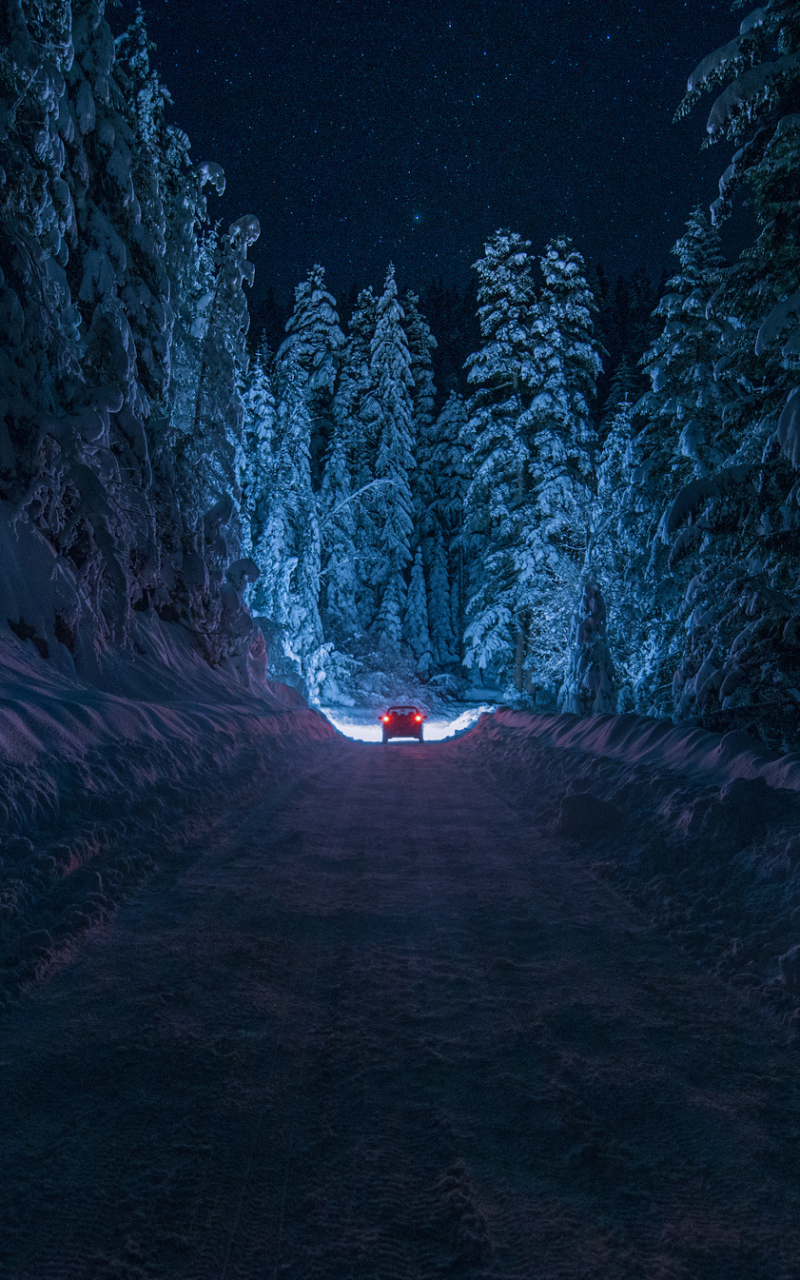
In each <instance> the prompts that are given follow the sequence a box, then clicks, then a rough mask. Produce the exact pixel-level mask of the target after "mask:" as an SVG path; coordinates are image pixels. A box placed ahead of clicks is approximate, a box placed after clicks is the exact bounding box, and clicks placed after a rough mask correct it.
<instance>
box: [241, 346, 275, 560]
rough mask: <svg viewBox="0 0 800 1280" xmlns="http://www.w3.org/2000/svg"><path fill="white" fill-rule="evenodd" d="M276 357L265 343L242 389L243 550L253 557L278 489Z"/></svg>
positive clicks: (251, 364)
mask: <svg viewBox="0 0 800 1280" xmlns="http://www.w3.org/2000/svg"><path fill="white" fill-rule="evenodd" d="M272 364H273V361H272V357H271V355H270V351H269V348H268V347H267V345H266V343H262V344H261V345H260V346H259V347H258V348H257V350H256V352H255V354H254V356H253V357H252V359H251V360H250V363H249V366H248V369H247V374H246V376H245V379H244V385H243V389H242V408H243V413H244V417H243V422H242V434H241V442H240V446H239V448H238V450H237V453H236V458H235V475H236V487H237V489H238V492H239V494H240V500H239V501H240V511H241V521H242V550H243V553H244V554H245V555H247V556H252V555H253V551H254V548H256V547H258V546H259V545H260V544H261V542H262V539H263V535H264V530H265V528H266V524H267V519H268V513H269V503H270V499H271V496H272V494H273V492H274V490H275V487H276V485H275V478H274V467H275V432H276V405H275V392H274V388H273V379H272Z"/></svg>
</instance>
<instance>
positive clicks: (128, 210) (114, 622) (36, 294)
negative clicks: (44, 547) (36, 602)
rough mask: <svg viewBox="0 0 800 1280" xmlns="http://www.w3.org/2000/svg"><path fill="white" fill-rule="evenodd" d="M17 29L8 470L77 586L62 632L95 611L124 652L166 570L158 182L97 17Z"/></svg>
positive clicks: (6, 383)
mask: <svg viewBox="0 0 800 1280" xmlns="http://www.w3.org/2000/svg"><path fill="white" fill-rule="evenodd" d="M7 16H8V18H9V33H10V42H9V45H8V48H7V51H6V57H4V58H3V60H2V73H1V74H2V78H3V84H2V93H3V96H4V98H5V103H6V110H5V113H4V117H3V118H4V131H5V135H6V136H5V144H6V145H4V156H3V161H4V171H5V179H6V180H5V181H4V183H3V193H2V196H0V223H2V229H3V235H4V237H5V239H6V241H7V253H5V254H4V277H3V298H2V300H1V301H0V311H2V312H3V315H2V320H3V321H5V322H6V323H4V324H3V327H4V328H6V329H7V330H8V333H7V336H8V342H7V344H6V358H5V360H4V367H3V369H2V383H3V396H4V400H5V401H6V403H4V404H3V406H2V407H3V410H4V412H3V415H2V416H3V420H4V423H5V427H4V431H5V432H7V433H8V435H7V438H5V437H4V438H3V440H2V443H0V468H1V469H2V470H3V471H4V472H5V473H6V474H7V477H8V480H9V481H12V477H13V478H14V479H16V481H17V484H19V483H22V485H23V486H26V487H27V494H26V493H25V492H24V491H23V492H22V493H20V494H19V497H18V502H19V507H18V514H19V512H22V513H23V516H24V518H27V519H29V520H31V521H32V522H33V523H34V524H35V525H36V526H37V527H38V528H39V529H40V530H41V531H42V532H43V533H44V534H45V536H47V537H48V539H49V540H50V541H51V544H52V545H53V546H54V548H55V550H56V551H57V553H58V554H59V555H61V556H63V557H65V560H66V562H67V563H68V564H69V566H70V568H69V570H68V572H69V573H72V572H77V574H78V576H79V582H78V584H77V586H76V591H75V594H74V596H73V599H72V603H71V604H70V606H69V613H70V616H69V618H68V619H62V622H63V626H62V627H61V631H62V634H64V635H67V634H72V635H73V636H75V637H78V643H80V637H79V631H80V627H79V623H80V622H81V619H82V618H83V617H85V616H86V614H87V611H88V615H89V617H90V618H91V623H90V631H91V632H92V639H93V640H94V641H96V642H99V641H100V640H101V638H104V637H108V636H109V635H111V636H114V637H116V638H118V639H125V638H126V637H127V636H128V634H129V632H130V627H131V622H132V615H131V613H130V608H131V605H132V604H134V603H138V602H139V601H140V600H141V599H142V598H143V596H145V595H146V593H147V591H148V589H149V588H151V587H152V586H153V584H154V580H155V578H156V577H157V571H158V556H157V551H156V537H155V527H154V519H153V507H152V503H151V501H150V497H149V495H148V493H147V490H148V488H149V485H150V481H151V470H150V458H149V450H148V444H147V436H146V431H145V424H146V422H147V419H148V416H149V414H150V411H151V408H152V404H153V401H154V399H155V398H156V397H157V396H158V395H159V394H160V393H161V391H162V390H163V388H164V386H165V385H166V383H167V381H168V378H169V360H168V343H169V331H170V325H171V312H170V308H169V301H168V290H167V285H166V276H165V273H164V266H163V260H162V259H163V232H164V225H163V205H162V201H161V197H160V192H159V185H158V174H157V172H156V171H155V168H154V165H153V159H152V155H148V154H146V153H145V154H143V155H141V156H139V157H138V158H137V162H136V163H134V151H135V148H136V120H135V116H134V114H133V112H132V109H131V106H130V104H129V103H128V102H127V100H126V95H125V93H124V89H123V86H122V84H121V82H120V79H119V76H118V75H117V73H116V70H115V67H114V59H115V51H114V39H113V36H112V34H111V31H110V28H109V26H108V23H107V22H106V21H105V18H104V5H103V4H102V3H100V2H99V0H82V2H81V3H76V4H75V5H73V6H72V7H71V9H70V8H66V7H63V6H56V7H55V8H54V9H53V11H52V12H51V11H47V12H44V11H42V12H41V13H37V16H36V17H35V18H31V19H30V20H29V18H28V16H27V15H26V13H25V11H24V7H23V6H21V5H19V4H17V3H15V2H12V3H10V5H8V6H7ZM20 321H22V322H23V324H22V325H20ZM46 354H47V355H49V357H50V367H49V368H48V369H45V368H44V367H41V374H42V375H43V376H42V378H41V382H40V381H39V378H38V376H37V372H38V371H37V368H36V366H37V364H40V362H42V361H43V357H45V355H46ZM20 374H22V377H20ZM23 384H24V386H23ZM26 402H27V405H26ZM37 402H38V404H37V412H36V413H35V415H34V416H29V410H30V408H32V407H33V405H34V404H35V403H37ZM11 487H12V489H13V488H14V485H13V482H12V485H11ZM48 626H49V627H50V629H51V633H52V634H54V633H53V632H52V627H53V620H52V619H51V620H50V621H49V623H48Z"/></svg>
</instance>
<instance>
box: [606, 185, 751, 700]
mask: <svg viewBox="0 0 800 1280" xmlns="http://www.w3.org/2000/svg"><path fill="white" fill-rule="evenodd" d="M673 253H674V254H675V255H676V257H677V258H678V261H679V263H680V271H679V273H678V274H677V275H676V276H673V277H672V279H670V280H669V281H668V282H667V285H666V288H665V292H664V296H663V297H662V299H661V301H660V302H659V304H658V306H657V307H656V311H655V316H656V318H657V319H658V320H659V322H660V324H661V326H662V327H661V332H660V333H659V335H658V337H657V338H656V339H655V341H654V342H653V343H652V345H651V346H650V348H649V349H648V350H647V351H646V352H645V354H644V356H643V357H642V365H643V367H644V369H645V372H646V374H647V376H648V379H649V381H650V390H649V391H648V392H646V393H645V394H644V395H643V396H642V397H641V399H640V400H639V402H638V404H637V406H636V410H635V414H634V435H635V440H634V444H633V448H632V455H631V460H632V464H633V479H634V484H635V503H636V510H637V512H638V515H639V540H640V543H642V544H645V545H647V546H649V555H648V556H647V557H646V558H644V557H642V555H641V554H640V555H639V556H638V558H637V557H634V558H632V560H631V562H630V565H629V569H628V575H627V576H628V579H629V583H630V590H631V591H632V593H633V594H634V596H635V597H636V599H637V601H639V602H641V609H642V611H643V614H644V616H646V617H647V618H648V622H647V624H646V625H645V629H644V633H643V635H642V636H641V637H640V640H639V646H640V650H641V654H642V664H641V668H640V670H639V672H638V674H637V675H636V677H635V679H634V684H635V687H636V709H637V710H640V711H642V712H644V713H645V714H657V715H670V714H672V711H673V710H674V703H673V676H674V673H675V671H676V669H677V668H678V667H679V666H680V663H681V655H682V652H683V647H684V644H685V639H686V611H685V606H684V598H685V595H686V589H687V586H688V584H689V581H690V579H691V578H692V576H693V574H694V573H695V572H696V569H697V567H698V564H699V561H698V556H699V555H700V553H701V551H702V545H703V539H704V536H705V535H704V533H703V531H702V529H701V528H699V527H698V526H696V525H695V526H693V528H692V531H691V532H688V533H687V536H686V537H685V538H683V539H682V540H681V543H680V545H677V544H676V545H673V539H672V537H671V536H670V535H668V534H666V533H665V529H664V525H663V521H664V518H665V515H666V513H667V512H668V511H669V510H670V508H671V506H672V503H673V501H674V500H675V497H676V495H677V494H678V493H679V492H680V490H681V488H682V486H683V485H685V484H687V483H689V482H691V481H692V480H694V479H696V478H698V477H701V476H707V475H710V474H712V472H713V471H714V469H715V468H717V467H719V466H720V465H721V464H722V463H723V462H724V460H725V458H726V457H727V455H728V453H729V451H730V450H731V449H732V448H733V447H734V446H735V437H734V434H733V433H732V431H731V428H730V423H729V420H728V418H729V406H730V402H731V398H732V388H731V385H730V379H729V378H726V377H724V376H721V377H719V378H718V377H717V376H716V374H715V366H716V364H717V361H718V360H719V355H720V342H721V339H722V337H723V334H724V331H725V327H726V323H727V322H726V321H725V319H724V318H723V317H720V316H719V315H718V314H717V313H716V311H715V308H714V306H713V305H712V299H713V298H714V296H715V294H716V292H717V289H718V287H719V284H720V281H721V278H722V271H723V268H724V263H725V260H724V257H723V254H722V251H721V248H720V242H719V235H718V233H717V231H716V229H715V228H714V227H713V226H710V225H709V222H708V219H707V218H706V217H705V215H704V214H703V212H702V211H701V210H700V209H695V210H694V211H693V212H692V214H691V216H690V218H689V220H688V222H687V224H686V231H685V232H684V234H683V235H682V236H681V238H680V239H679V240H678V242H677V244H676V245H675V247H674V249H673ZM634 565H638V569H637V570H636V572H637V573H638V580H635V581H634Z"/></svg>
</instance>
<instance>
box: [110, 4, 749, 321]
mask: <svg viewBox="0 0 800 1280" xmlns="http://www.w3.org/2000/svg"><path fill="white" fill-rule="evenodd" d="M132 12H133V3H132V0H124V3H123V5H122V7H121V8H120V9H111V10H110V11H109V19H110V21H111V23H112V26H113V28H114V29H115V31H118V30H121V29H122V27H123V26H124V25H125V23H126V22H127V20H128V19H129V17H130V15H131V13H132ZM145 13H146V16H147V23H148V29H149V32H150V35H151V37H152V38H153V39H154V40H155V42H156V44H157V45H158V51H157V53H156V55H155V61H156V66H157V68H158V70H159V73H160V75H161V77H162V80H163V81H164V82H165V83H166V85H167V87H168V89H169V90H170V92H171V94H172V97H173V99H174V108H173V109H172V111H171V115H170V118H171V119H172V120H174V122H175V123H177V124H179V125H180V126H181V127H182V128H184V129H185V130H186V132H187V133H188V134H189V137H190V138H191V140H192V155H193V157H194V159H195V160H205V159H208V160H214V161H216V162H217V163H219V164H221V165H222V166H223V168H224V169H225V172H226V175H227V180H228V185H227V191H226V193H225V196H224V198H223V199H222V200H218V199H217V198H216V197H212V198H211V201H210V206H211V210H212V213H213V215H214V216H215V217H220V218H221V219H222V221H223V224H224V225H225V226H227V224H228V222H230V221H231V220H232V219H233V218H234V217H238V216H239V215H240V214H243V213H255V214H256V215H257V216H258V218H259V219H260V221H261V228H262V235H261V239H260V240H259V242H258V243H257V244H256V245H255V246H254V247H253V249H252V250H251V257H252V259H253V261H254V262H255V264H256V271H257V275H256V285H255V289H254V294H255V297H256V298H258V296H260V295H261V294H262V293H263V292H264V291H266V290H267V289H269V288H274V289H275V290H276V292H277V293H278V294H279V295H280V296H284V297H287V298H288V297H289V296H290V294H291V290H292V288H293V287H294V285H295V284H296V283H297V281H298V280H300V279H302V278H303V277H304V276H305V274H306V272H307V270H308V268H309V267H310V266H311V265H312V264H313V263H314V262H317V261H318V262H321V263H322V264H323V265H324V266H325V267H326V268H327V279H328V283H329V284H330V286H331V287H332V289H333V291H334V292H335V293H336V294H337V295H338V296H339V297H340V298H341V297H342V296H343V295H344V294H346V293H347V291H348V290H349V288H350V287H351V286H352V285H353V284H354V283H355V284H357V285H358V286H359V287H362V286H364V285H366V284H370V283H371V284H373V285H374V286H375V287H376V288H377V287H379V286H380V284H381V283H382V281H383V277H384V275H385V272H386V266H387V263H388V262H389V261H390V260H391V261H393V262H394V263H395V266H396V268H397V274H398V278H399V280H400V282H401V283H410V284H412V285H414V286H415V287H417V288H419V289H424V288H425V287H426V285H427V284H428V283H429V282H430V281H431V280H432V279H433V278H434V277H439V276H441V277H443V278H444V279H445V281H448V282H454V283H459V284H460V283H464V282H466V280H467V279H468V276H469V265H470V263H472V262H473V261H474V260H475V259H476V258H477V257H479V256H480V255H481V253H482V246H483V243H484V241H485V239H486V237H487V235H488V234H489V233H490V232H491V231H493V230H494V229H495V228H497V227H509V228H511V229H512V230H516V231H519V232H521V233H522V234H524V235H525V236H526V237H528V238H529V239H530V240H531V241H532V245H533V249H534V250H535V251H536V252H540V251H541V250H542V249H543V247H544V245H545V243H546V241H547V239H548V238H549V237H550V236H552V235H554V234H556V233H557V232H559V231H566V232H567V233H568V234H569V235H571V236H572V237H573V238H574V240H575V241H576V243H577V245H578V247H579V248H580V249H581V251H582V252H583V253H584V256H585V257H586V259H587V261H588V262H589V263H590V264H594V263H596V262H598V261H599V262H602V264H603V265H604V267H605V269H606V271H607V273H608V274H609V275H614V274H616V273H617V272H618V271H621V270H629V269H632V268H634V267H645V268H646V269H648V270H650V271H651V272H653V273H654V274H658V273H659V272H660V271H661V270H662V268H663V267H664V266H667V267H670V266H671V265H672V263H671V262H670V256H669V249H670V247H671V245H672V244H673V243H674V241H675V240H676V239H677V237H678V236H679V235H680V233H681V230H682V228H683V225H684V222H685V220H686V216H687V214H688V212H689V209H690V207H691V206H692V204H693V203H695V202H696V201H697V200H698V199H699V200H700V201H701V203H703V205H705V206H707V205H708V204H709V203H710V201H711V200H712V199H713V198H714V196H715V195H716V193H717V182H718V177H719V174H720V173H721V172H722V170H723V169H724V168H725V164H726V162H727V161H726V160H725V157H724V154H723V149H722V148H720V147H717V148H712V149H711V150H710V151H705V152H701V150H700V143H701V140H702V137H703V134H704V128H705V113H704V110H703V109H702V108H701V109H699V110H698V111H697V112H695V113H694V114H693V116H691V117H690V119H689V120H688V121H683V122H681V124H679V125H673V124H672V116H673V114H674V111H675V108H676V107H677V105H678V103H679V102H680V100H681V97H682V96H683V91H684V87H685V83H686V79H687V76H688V75H689V73H690V72H691V71H692V69H693V68H694V66H695V65H696V64H697V63H698V62H699V61H700V59H701V58H702V57H704V56H705V54H706V53H708V52H710V51H711V50H712V49H714V48H716V47H717V46H718V45H719V44H722V43H724V42H725V41H726V40H728V39H730V38H731V36H733V35H734V34H735V32H736V30H737V29H738V20H739V17H740V15H735V14H734V15H732V14H731V11H730V3H729V0H690V2H689V3H680V2H677V3H676V2H675V0H652V2H651V3H650V4H649V5H647V6H644V5H643V6H641V7H636V6H635V5H630V4H628V3H623V0H595V3H592V4H587V3H570V0H550V2H549V3H547V4H546V5H545V4H535V3H533V2H532V0H528V2H523V0H373V3H371V4H368V3H362V0H227V2H226V0H218V3H215V4H197V3H196V0H188V2H187V0H150V3H149V5H148V4H146V5H145ZM727 234H728V239H729V242H730V245H731V248H733V249H735V248H738V247H739V245H738V243H736V238H737V235H738V234H739V233H738V232H737V230H736V228H733V229H731V230H729V231H728V233H727ZM672 262H673V263H674V260H672Z"/></svg>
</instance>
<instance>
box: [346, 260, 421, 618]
mask: <svg viewBox="0 0 800 1280" xmlns="http://www.w3.org/2000/svg"><path fill="white" fill-rule="evenodd" d="M412 385H413V384H412V379H411V359H410V355H409V350H408V341H407V339H406V334H405V329H404V327H403V309H402V307H401V306H400V303H399V301H398V298H397V285H396V284H395V279H394V268H393V267H390V268H389V271H388V274H387V276H386V284H385V286H384V291H383V294H382V295H381V297H380V298H379V300H378V306H377V317H376V324H375V333H374V335H373V338H372V343H371V347H370V370H369V387H368V389H367V392H366V394H365V397H364V400H363V403H362V409H361V417H362V421H363V422H364V424H365V429H366V432H367V435H368V439H369V441H370V442H374V449H375V453H374V458H375V464H374V472H373V476H372V477H371V478H372V479H373V480H374V481H376V482H377V483H376V484H375V485H374V486H373V488H372V489H371V490H370V491H369V492H368V493H367V494H365V495H364V500H363V503H362V513H363V515H364V516H365V517H366V518H365V519H362V522H360V524H359V537H360V545H359V548H358V550H359V563H360V564H361V566H362V590H363V593H364V596H366V595H367V593H368V591H370V590H372V591H373V592H374V598H375V603H376V609H375V614H376V615H377V617H376V621H375V633H376V636H377V638H378V639H379V640H381V639H390V640H392V641H394V639H395V631H396V618H397V617H399V618H400V619H401V620H402V602H403V599H404V595H405V582H404V578H403V574H404V570H405V568H406V566H407V565H408V564H409V562H410V560H411V535H412V531H413V499H412V496H411V481H410V475H411V472H412V471H413V468H414V454H413V435H412V430H413V427H412V404H411V387H412ZM363 577H366V578H367V581H366V582H364V581H363ZM392 584H394V585H392ZM390 586H391V599H389V600H387V603H386V607H385V608H384V607H383V597H384V596H385V595H386V594H387V592H388V591H389V588H390ZM401 588H402V589H401ZM398 610H399V613H398Z"/></svg>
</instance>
